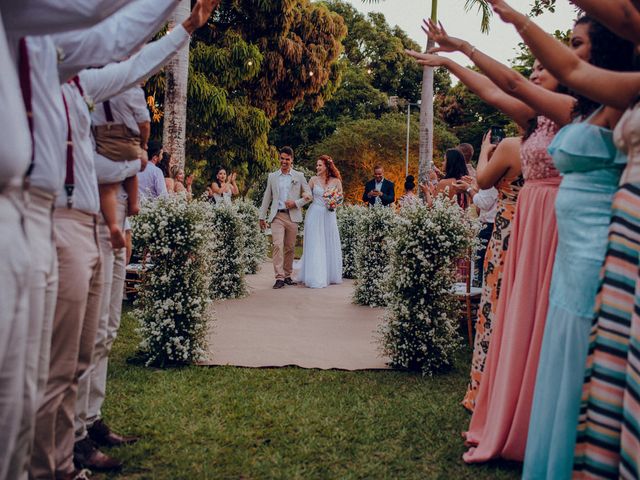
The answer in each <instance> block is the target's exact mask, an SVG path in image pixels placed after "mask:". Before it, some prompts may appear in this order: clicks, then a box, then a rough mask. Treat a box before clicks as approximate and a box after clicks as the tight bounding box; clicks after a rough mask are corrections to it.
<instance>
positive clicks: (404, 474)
mask: <svg viewBox="0 0 640 480" xmlns="http://www.w3.org/2000/svg"><path fill="white" fill-rule="evenodd" d="M134 328H135V325H134V322H133V321H132V319H131V318H130V316H129V315H127V314H125V315H124V318H123V324H122V328H121V330H120V335H119V337H118V339H117V341H116V344H115V346H114V351H113V354H112V357H111V363H110V372H109V373H110V377H109V384H108V394H107V402H106V405H105V409H104V418H105V420H106V421H107V423H109V424H110V425H111V426H112V427H113V428H114V429H115V430H116V431H118V432H122V433H128V434H139V435H141V436H142V440H141V441H140V442H138V443H137V444H135V445H133V446H129V447H122V448H118V449H113V450H111V453H112V454H113V455H114V456H116V457H118V458H121V459H122V460H124V461H125V462H126V467H125V469H124V470H123V471H122V472H121V473H120V474H118V475H114V476H113V478H127V479H187V478H203V479H244V480H248V479H430V478H442V479H462V478H469V479H474V480H478V479H484V478H491V479H494V478H497V479H506V478H517V477H518V476H519V473H520V470H519V467H518V466H517V465H514V464H506V463H496V464H492V465H483V466H467V465H465V464H464V463H463V462H462V461H461V455H462V453H463V451H464V447H463V444H462V439H461V437H460V432H461V431H462V430H464V429H465V427H466V426H467V424H468V420H469V415H468V414H467V413H466V412H465V411H464V410H463V408H462V407H461V406H460V405H459V401H460V399H461V398H462V396H463V393H464V390H465V385H466V380H467V364H468V361H469V358H468V357H469V352H465V354H464V355H461V358H460V360H459V362H458V365H457V368H456V370H455V371H454V372H452V373H450V374H448V375H443V376H440V377H435V378H423V377H421V376H420V375H415V374H408V373H401V372H391V371H389V372H386V371H368V372H343V371H320V370H303V369H300V368H275V369H249V368H235V367H197V366H193V367H188V368H179V369H167V370H157V369H152V368H145V367H141V366H136V365H130V364H128V363H127V362H126V359H127V358H128V357H130V356H132V355H133V354H134V352H135V351H136V347H137V338H136V334H135V330H134ZM97 478H107V477H97ZM108 478H111V477H108Z"/></svg>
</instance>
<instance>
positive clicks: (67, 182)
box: [62, 77, 77, 208]
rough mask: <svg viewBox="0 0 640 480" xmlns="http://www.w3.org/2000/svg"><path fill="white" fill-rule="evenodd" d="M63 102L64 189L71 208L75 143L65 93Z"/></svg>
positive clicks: (68, 206)
mask: <svg viewBox="0 0 640 480" xmlns="http://www.w3.org/2000/svg"><path fill="white" fill-rule="evenodd" d="M76 78H77V77H76ZM62 101H63V102H64V111H65V113H66V114H67V173H66V175H65V178H64V189H65V191H66V192H67V208H71V207H72V206H73V189H74V187H75V181H74V178H73V141H72V140H71V120H70V119H69V106H68V105H67V99H66V98H65V96H64V93H63V94H62Z"/></svg>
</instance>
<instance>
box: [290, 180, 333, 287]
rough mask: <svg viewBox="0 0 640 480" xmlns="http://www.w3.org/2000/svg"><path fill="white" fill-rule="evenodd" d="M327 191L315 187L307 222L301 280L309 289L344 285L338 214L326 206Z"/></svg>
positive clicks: (300, 273)
mask: <svg viewBox="0 0 640 480" xmlns="http://www.w3.org/2000/svg"><path fill="white" fill-rule="evenodd" d="M323 193H324V189H323V188H322V187H321V186H320V185H318V184H317V183H316V184H315V185H314V186H313V202H312V203H311V206H310V207H309V209H308V210H307V214H306V217H305V219H304V243H303V250H302V259H301V260H300V271H299V273H298V281H300V282H302V283H304V284H305V285H306V286H307V287H310V288H324V287H326V286H328V285H331V284H338V283H342V246H341V244H340V233H339V232H338V220H337V218H336V212H335V211H333V212H331V211H329V210H328V209H327V207H326V206H325V204H324V200H323V199H322V194H323Z"/></svg>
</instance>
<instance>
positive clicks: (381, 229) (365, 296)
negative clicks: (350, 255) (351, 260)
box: [353, 206, 397, 307]
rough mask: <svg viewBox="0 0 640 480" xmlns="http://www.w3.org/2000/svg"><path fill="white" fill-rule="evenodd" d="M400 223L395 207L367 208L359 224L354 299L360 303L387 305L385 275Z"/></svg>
mask: <svg viewBox="0 0 640 480" xmlns="http://www.w3.org/2000/svg"><path fill="white" fill-rule="evenodd" d="M396 224H397V215H396V214H395V212H394V211H393V209H392V208H388V207H382V206H375V207H369V208H366V207H365V209H364V212H363V214H362V215H361V218H360V221H359V222H358V224H357V229H356V236H357V238H358V239H359V241H358V246H357V248H356V281H355V291H354V295H353V299H354V301H355V303H358V304H360V305H370V306H372V307H381V306H384V305H386V299H385V290H386V279H387V275H388V273H389V241H390V239H391V236H392V231H393V229H394V228H395V226H396Z"/></svg>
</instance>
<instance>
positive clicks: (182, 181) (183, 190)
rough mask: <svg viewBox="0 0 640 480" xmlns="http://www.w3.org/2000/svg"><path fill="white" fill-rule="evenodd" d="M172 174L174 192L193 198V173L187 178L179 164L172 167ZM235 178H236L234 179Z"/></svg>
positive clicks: (188, 198) (189, 198)
mask: <svg viewBox="0 0 640 480" xmlns="http://www.w3.org/2000/svg"><path fill="white" fill-rule="evenodd" d="M171 176H172V177H173V181H174V184H173V193H174V194H179V195H185V197H186V198H187V200H191V198H192V197H193V195H192V194H191V184H192V183H193V175H189V176H188V177H186V178H185V176H184V170H183V169H182V168H180V167H179V166H178V165H173V166H172V167H171ZM234 180H235V179H234Z"/></svg>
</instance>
